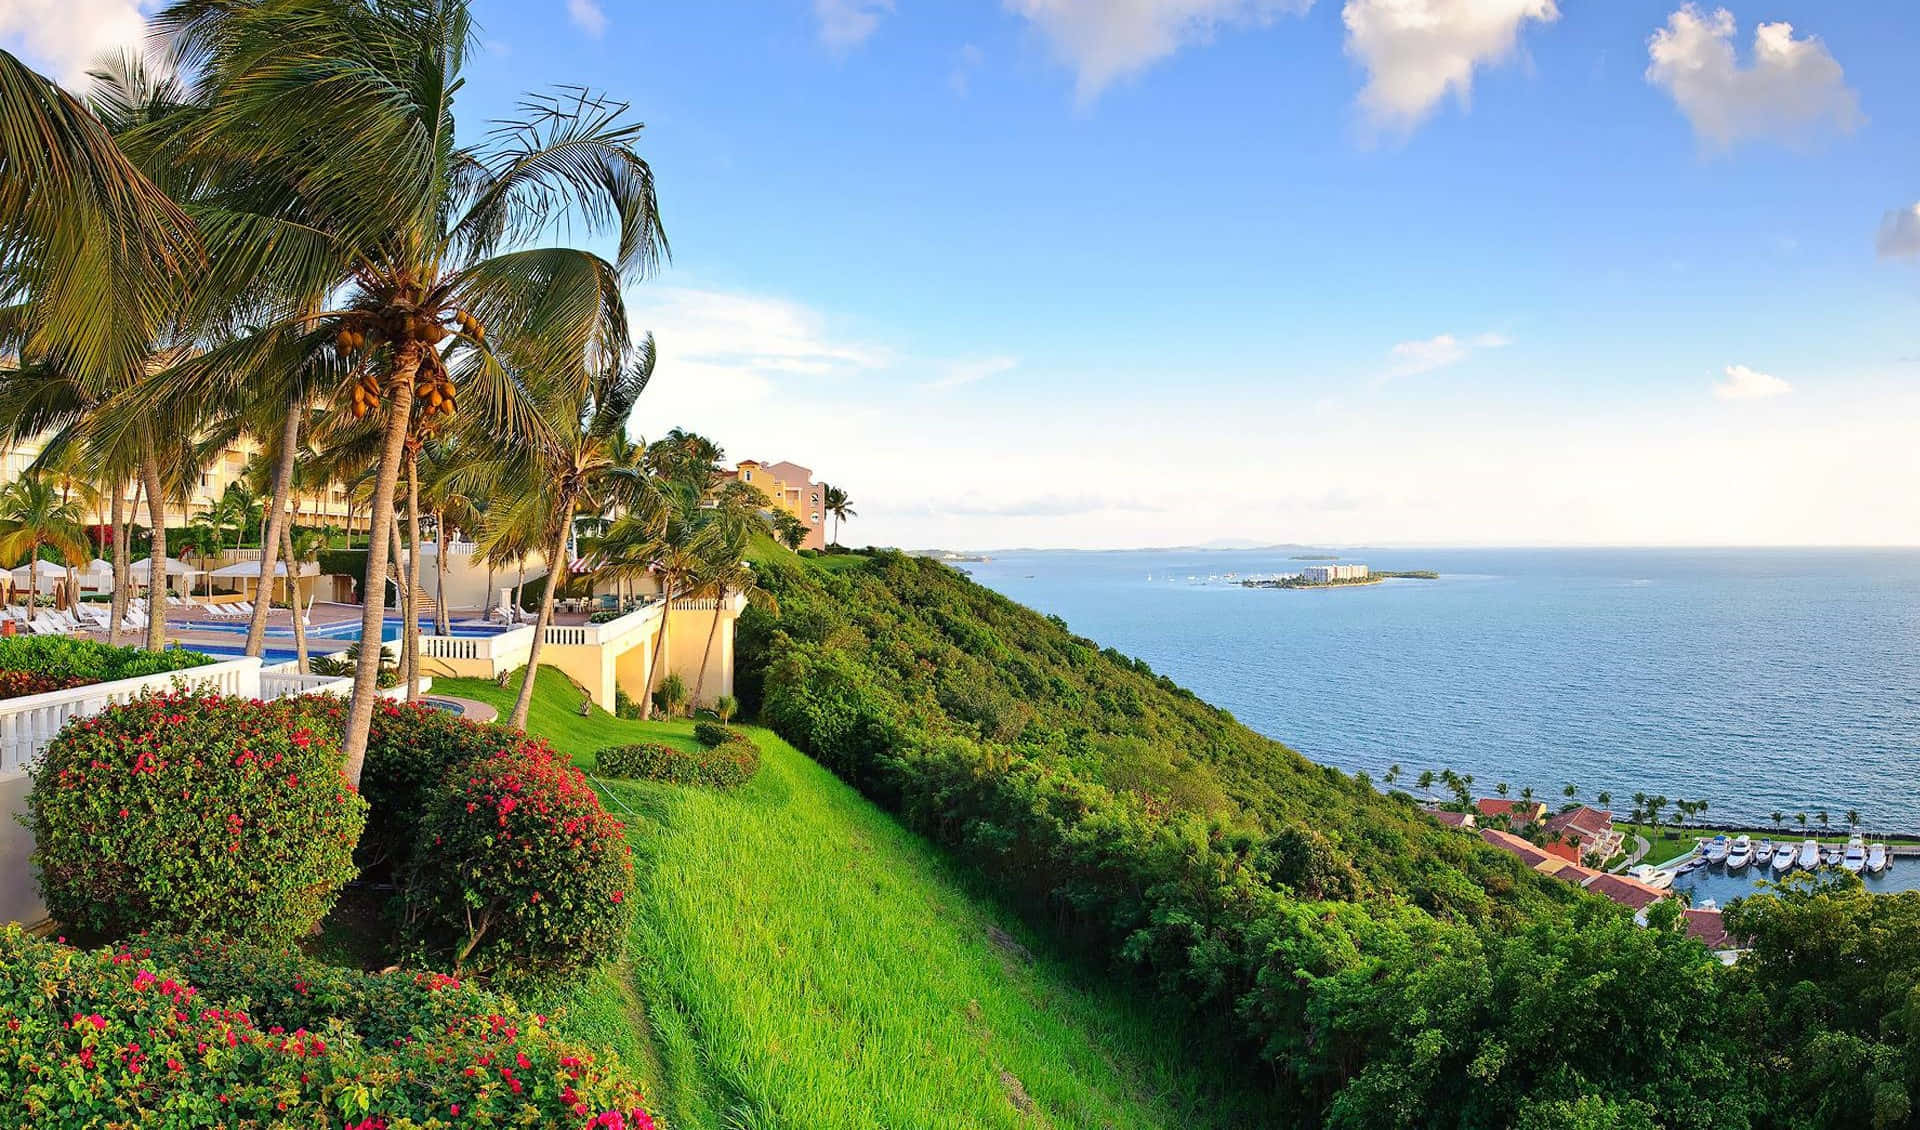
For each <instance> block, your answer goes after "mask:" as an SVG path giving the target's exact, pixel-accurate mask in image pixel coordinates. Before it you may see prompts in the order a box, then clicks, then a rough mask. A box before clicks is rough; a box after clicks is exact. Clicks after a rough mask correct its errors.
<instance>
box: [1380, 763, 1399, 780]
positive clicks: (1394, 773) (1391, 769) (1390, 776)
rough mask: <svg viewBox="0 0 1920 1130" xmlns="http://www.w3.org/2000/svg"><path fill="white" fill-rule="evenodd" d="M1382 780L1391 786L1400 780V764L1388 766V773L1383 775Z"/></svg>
mask: <svg viewBox="0 0 1920 1130" xmlns="http://www.w3.org/2000/svg"><path fill="white" fill-rule="evenodd" d="M1382 778H1383V779H1384V780H1385V781H1386V782H1387V784H1389V785H1391V784H1393V783H1394V782H1396V781H1398V780H1399V779H1400V763H1399V762H1397V761H1396V762H1394V763H1393V764H1392V765H1389V766H1387V771H1386V773H1385V774H1383V775H1382Z"/></svg>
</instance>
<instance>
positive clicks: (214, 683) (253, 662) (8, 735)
mask: <svg viewBox="0 0 1920 1130" xmlns="http://www.w3.org/2000/svg"><path fill="white" fill-rule="evenodd" d="M173 690H183V691H184V690H191V691H197V692H201V693H208V694H222V695H237V696H239V697H241V698H259V697H260V693H261V676H260V661H259V660H258V659H255V658H252V657H246V656H243V657H241V658H239V659H232V660H228V661H226V662H224V663H211V664H208V665H206V666H204V667H190V668H187V669H186V670H183V671H167V672H163V673H161V674H158V675H144V676H141V677H140V678H137V679H116V680H114V681H113V682H110V683H94V684H93V685H91V686H85V687H72V688H70V689H68V690H63V691H48V692H46V693H45V694H30V695H22V696H21V697H19V698H9V699H0V776H4V775H11V774H17V773H20V772H23V771H25V770H26V768H27V767H28V766H29V765H32V764H33V763H34V761H36V760H38V759H39V757H40V751H41V750H43V749H45V748H46V747H47V743H48V742H51V741H52V740H53V738H54V735H55V734H58V733H59V732H60V728H61V727H62V726H65V725H66V724H67V723H68V722H70V721H72V720H73V719H75V718H85V717H88V716H90V715H94V714H98V713H100V712H101V711H102V710H105V709H106V708H108V707H109V706H118V705H120V704H121V703H125V702H131V701H132V700H134V699H136V698H139V697H140V696H141V695H143V694H147V693H150V692H163V691H173Z"/></svg>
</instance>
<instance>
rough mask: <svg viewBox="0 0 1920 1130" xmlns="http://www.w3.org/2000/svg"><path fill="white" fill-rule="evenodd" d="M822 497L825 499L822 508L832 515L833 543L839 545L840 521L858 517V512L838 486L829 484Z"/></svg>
mask: <svg viewBox="0 0 1920 1130" xmlns="http://www.w3.org/2000/svg"><path fill="white" fill-rule="evenodd" d="M822 497H823V498H824V499H825V505H824V506H823V507H822V508H823V509H824V510H826V512H827V513H829V514H831V515H833V544H835V545H839V544H840V523H842V522H844V521H846V520H847V519H848V518H858V517H859V516H860V512H859V511H857V510H855V509H854V508H853V507H852V505H851V504H850V500H849V499H848V498H847V492H846V491H844V490H841V489H840V488H839V487H833V486H830V487H828V488H826V491H825V492H824V494H823V496H822Z"/></svg>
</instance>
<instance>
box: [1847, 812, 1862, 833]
mask: <svg viewBox="0 0 1920 1130" xmlns="http://www.w3.org/2000/svg"><path fill="white" fill-rule="evenodd" d="M1847 827H1849V828H1854V829H1858V828H1859V827H1860V810H1859V809H1857V808H1849V809H1847Z"/></svg>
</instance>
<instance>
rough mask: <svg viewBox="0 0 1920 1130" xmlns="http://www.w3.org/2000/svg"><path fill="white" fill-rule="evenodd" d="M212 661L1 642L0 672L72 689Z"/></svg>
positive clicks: (82, 645)
mask: <svg viewBox="0 0 1920 1130" xmlns="http://www.w3.org/2000/svg"><path fill="white" fill-rule="evenodd" d="M213 661H214V660H213V658H212V657H211V656H207V655H202V654H201V653H199V652H197V651H185V650H182V649H180V648H174V649H172V650H170V651H147V650H145V649H144V648H137V647H110V646H108V645H106V644H103V643H95V642H93V641H92V640H82V639H74V638H72V637H70V636H14V637H12V638H10V639H0V671H16V672H20V673H22V674H26V675H39V676H44V677H46V678H48V679H55V680H60V681H63V682H64V683H65V684H66V685H67V686H74V687H77V686H84V685H86V684H89V683H107V682H112V681H113V680H115V679H137V678H141V677H142V676H146V675H161V674H166V673H167V672H170V671H184V670H187V669H189V668H193V667H204V666H206V665H207V664H209V663H212V662H213ZM0 697H6V696H0Z"/></svg>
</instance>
